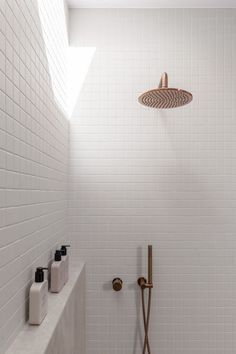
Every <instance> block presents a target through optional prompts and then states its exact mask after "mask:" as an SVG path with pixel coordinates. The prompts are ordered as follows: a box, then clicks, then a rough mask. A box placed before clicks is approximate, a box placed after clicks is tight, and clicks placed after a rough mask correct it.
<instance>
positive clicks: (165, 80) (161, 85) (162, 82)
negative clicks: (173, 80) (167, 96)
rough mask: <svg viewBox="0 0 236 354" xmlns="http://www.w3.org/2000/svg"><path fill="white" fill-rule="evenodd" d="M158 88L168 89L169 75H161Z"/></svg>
mask: <svg viewBox="0 0 236 354" xmlns="http://www.w3.org/2000/svg"><path fill="white" fill-rule="evenodd" d="M158 87H159V88H167V87H168V75H167V73H163V74H162V75H161V79H160V82H159V86H158Z"/></svg>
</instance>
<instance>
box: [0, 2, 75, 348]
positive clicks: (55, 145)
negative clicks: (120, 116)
mask: <svg viewBox="0 0 236 354" xmlns="http://www.w3.org/2000/svg"><path fill="white" fill-rule="evenodd" d="M63 21H64V3H63V0H40V2H39V3H38V1H36V0H7V1H6V0H1V1H0V352H1V353H3V352H4V351H5V349H6V348H7V347H8V345H9V343H10V342H11V341H12V340H13V339H14V337H15V336H16V334H17V333H18V331H19V329H20V328H21V326H22V324H23V323H24V322H25V320H26V319H27V316H28V301H27V300H28V290H29V286H30V284H31V282H32V280H33V277H34V270H35V267H36V266H46V265H47V264H48V262H49V261H50V260H51V259H52V255H53V250H54V249H55V247H56V245H58V244H59V243H61V240H63V241H64V239H65V235H66V227H65V226H66V189H67V156H68V144H67V142H68V120H67V118H66V114H65V105H66V85H65V82H66V81H65V80H66V53H65V48H66V43H67V37H66V28H64V29H63ZM45 25H47V27H46V33H45ZM45 35H47V40H46V38H45ZM50 41H51V43H52V44H51V45H50ZM52 62H54V66H53V68H50V67H49V63H52ZM51 70H52V71H53V73H54V75H53V80H54V81H53V82H52V79H51V78H52V74H51ZM53 87H56V88H57V89H56V91H55V90H53ZM55 92H56V93H57V97H56V96H55Z"/></svg>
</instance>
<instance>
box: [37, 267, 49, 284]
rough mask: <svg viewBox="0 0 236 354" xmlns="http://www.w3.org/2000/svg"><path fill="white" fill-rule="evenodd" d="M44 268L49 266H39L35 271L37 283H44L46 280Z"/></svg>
mask: <svg viewBox="0 0 236 354" xmlns="http://www.w3.org/2000/svg"><path fill="white" fill-rule="evenodd" d="M44 270H48V268H44V267H37V268H36V272H35V283H42V282H43V281H44Z"/></svg>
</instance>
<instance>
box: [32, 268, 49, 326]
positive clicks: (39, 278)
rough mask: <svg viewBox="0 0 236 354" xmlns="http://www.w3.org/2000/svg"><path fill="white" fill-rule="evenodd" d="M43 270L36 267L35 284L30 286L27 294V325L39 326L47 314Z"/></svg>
mask: <svg viewBox="0 0 236 354" xmlns="http://www.w3.org/2000/svg"><path fill="white" fill-rule="evenodd" d="M44 269H48V268H42V267H38V268H37V269H36V272H35V282H34V283H33V284H32V285H31V288H30V294H29V323H30V324H31V325H39V324H40V323H41V322H42V321H43V319H44V317H45V316H46V314H47V312H48V281H47V279H46V280H44Z"/></svg>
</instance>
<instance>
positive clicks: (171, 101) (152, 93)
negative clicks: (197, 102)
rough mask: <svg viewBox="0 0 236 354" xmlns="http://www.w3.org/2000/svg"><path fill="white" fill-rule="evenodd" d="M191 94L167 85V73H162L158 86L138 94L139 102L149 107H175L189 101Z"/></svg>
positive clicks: (191, 97)
mask: <svg viewBox="0 0 236 354" xmlns="http://www.w3.org/2000/svg"><path fill="white" fill-rule="evenodd" d="M192 99H193V96H192V94H191V93H190V92H187V91H185V90H181V89H177V88H169V87H168V75H167V73H163V74H162V75H161V80H160V84H159V87H158V88H156V89H153V90H149V91H147V92H144V93H143V94H142V95H141V96H139V98H138V101H139V103H141V104H143V105H144V106H148V107H151V108H160V109H163V108H164V109H165V108H175V107H181V106H184V105H186V104H188V103H190V102H191V101H192Z"/></svg>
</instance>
